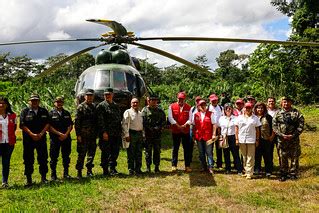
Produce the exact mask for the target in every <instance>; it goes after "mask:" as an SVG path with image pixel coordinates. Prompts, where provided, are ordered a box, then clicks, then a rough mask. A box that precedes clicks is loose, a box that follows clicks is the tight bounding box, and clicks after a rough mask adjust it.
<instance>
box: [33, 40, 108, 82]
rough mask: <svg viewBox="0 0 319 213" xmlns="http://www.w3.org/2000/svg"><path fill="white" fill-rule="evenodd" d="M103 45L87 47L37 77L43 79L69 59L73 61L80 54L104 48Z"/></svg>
mask: <svg viewBox="0 0 319 213" xmlns="http://www.w3.org/2000/svg"><path fill="white" fill-rule="evenodd" d="M104 45H106V44H100V45H98V46H92V47H88V48H85V49H83V50H80V51H78V52H76V53H74V54H72V55H70V56H68V57H66V58H65V59H63V60H61V61H59V62H57V63H55V64H53V65H52V66H51V67H49V68H48V69H46V70H44V71H43V72H41V73H40V74H39V75H38V76H39V77H43V76H45V75H48V74H50V73H52V72H53V71H54V70H55V69H56V68H58V67H59V66H61V65H62V64H64V63H66V62H68V61H70V60H71V59H73V58H75V57H77V56H79V55H81V54H83V53H85V52H88V51H90V50H93V49H95V48H99V47H101V46H104Z"/></svg>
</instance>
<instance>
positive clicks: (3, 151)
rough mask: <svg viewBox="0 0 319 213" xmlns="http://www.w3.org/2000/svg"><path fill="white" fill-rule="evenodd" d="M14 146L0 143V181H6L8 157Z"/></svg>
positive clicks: (8, 166)
mask: <svg viewBox="0 0 319 213" xmlns="http://www.w3.org/2000/svg"><path fill="white" fill-rule="evenodd" d="M13 149H14V146H10V145H9V144H8V143H1V144H0V155H1V156H2V183H7V182H8V177H9V170H10V159H11V154H12V151H13Z"/></svg>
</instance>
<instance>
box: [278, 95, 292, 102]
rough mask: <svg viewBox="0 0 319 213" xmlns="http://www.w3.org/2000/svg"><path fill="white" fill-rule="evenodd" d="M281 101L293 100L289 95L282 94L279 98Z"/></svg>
mask: <svg viewBox="0 0 319 213" xmlns="http://www.w3.org/2000/svg"><path fill="white" fill-rule="evenodd" d="M280 100H281V101H283V100H286V101H291V102H292V101H293V100H292V98H290V97H289V96H283V97H282V98H281V99H280Z"/></svg>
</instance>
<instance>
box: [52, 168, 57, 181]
mask: <svg viewBox="0 0 319 213" xmlns="http://www.w3.org/2000/svg"><path fill="white" fill-rule="evenodd" d="M57 179H58V177H57V176H56V170H52V172H51V180H52V181H56V180H57Z"/></svg>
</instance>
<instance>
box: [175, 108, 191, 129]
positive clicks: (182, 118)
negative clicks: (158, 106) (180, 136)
mask: <svg viewBox="0 0 319 213" xmlns="http://www.w3.org/2000/svg"><path fill="white" fill-rule="evenodd" d="M171 109H172V115H173V118H174V120H175V121H176V122H177V123H178V124H179V125H184V124H185V123H186V122H187V121H188V119H189V111H190V110H191V106H190V105H188V104H186V103H185V104H184V107H183V110H182V111H180V106H179V105H178V103H177V102H176V103H173V104H172V105H171ZM171 128H172V132H173V133H174V134H175V133H176V134H177V133H184V134H188V133H189V125H187V127H186V128H183V130H181V129H179V128H177V126H176V125H171Z"/></svg>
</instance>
